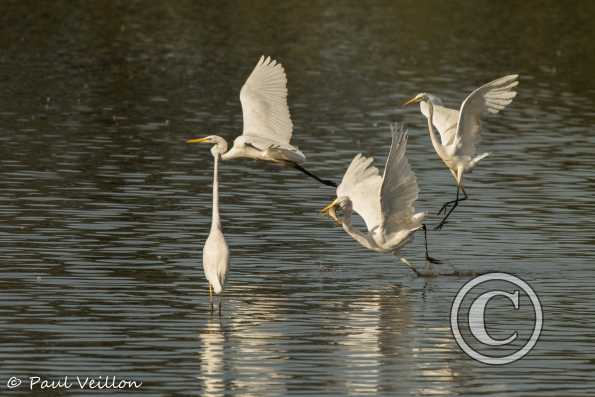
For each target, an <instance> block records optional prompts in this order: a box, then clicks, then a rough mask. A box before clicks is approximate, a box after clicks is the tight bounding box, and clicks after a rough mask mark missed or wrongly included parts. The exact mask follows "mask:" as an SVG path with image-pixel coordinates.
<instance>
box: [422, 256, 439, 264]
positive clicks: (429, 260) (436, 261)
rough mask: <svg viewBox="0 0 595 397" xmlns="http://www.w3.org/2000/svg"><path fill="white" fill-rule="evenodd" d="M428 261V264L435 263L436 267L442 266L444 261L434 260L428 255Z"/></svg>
mask: <svg viewBox="0 0 595 397" xmlns="http://www.w3.org/2000/svg"><path fill="white" fill-rule="evenodd" d="M426 260H427V261H428V262H430V263H434V264H436V265H439V264H441V263H442V261H441V260H440V259H436V258H432V257H431V256H429V255H426Z"/></svg>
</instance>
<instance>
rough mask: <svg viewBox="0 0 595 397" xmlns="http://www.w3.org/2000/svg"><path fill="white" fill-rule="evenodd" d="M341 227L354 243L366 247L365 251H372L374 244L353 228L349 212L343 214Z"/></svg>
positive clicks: (366, 236)
mask: <svg viewBox="0 0 595 397" xmlns="http://www.w3.org/2000/svg"><path fill="white" fill-rule="evenodd" d="M341 225H342V226H343V230H345V232H346V233H347V234H349V235H350V236H351V237H352V238H353V239H354V240H355V241H357V242H358V243H360V244H361V245H363V246H364V247H366V248H367V249H370V250H374V249H375V244H374V242H373V241H372V240H371V239H370V238H369V237H368V235H367V234H364V233H362V232H360V231H359V230H358V229H356V228H354V227H353V225H352V224H351V212H347V211H346V212H345V214H344V215H343V221H342V223H341Z"/></svg>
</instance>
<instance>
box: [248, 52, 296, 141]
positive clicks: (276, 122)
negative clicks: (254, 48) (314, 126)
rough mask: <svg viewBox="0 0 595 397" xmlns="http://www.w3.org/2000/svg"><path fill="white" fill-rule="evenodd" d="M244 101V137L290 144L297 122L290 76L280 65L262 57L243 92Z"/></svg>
mask: <svg viewBox="0 0 595 397" xmlns="http://www.w3.org/2000/svg"><path fill="white" fill-rule="evenodd" d="M240 101H241V102H242V113H243V118H244V131H243V134H244V135H249V136H254V137H261V138H266V139H268V140H271V141H275V142H277V143H281V144H282V143H287V144H289V141H290V140H291V134H292V131H293V123H292V121H291V116H290V114H289V107H288V106H287V77H286V76H285V70H284V69H283V66H282V65H281V64H280V63H277V61H275V60H273V59H271V58H270V57H266V58H265V57H264V56H262V57H261V58H260V60H259V61H258V63H257V64H256V67H255V68H254V70H253V71H252V73H251V74H250V76H249V77H248V79H247V80H246V82H245V83H244V86H243V87H242V90H241V91H240Z"/></svg>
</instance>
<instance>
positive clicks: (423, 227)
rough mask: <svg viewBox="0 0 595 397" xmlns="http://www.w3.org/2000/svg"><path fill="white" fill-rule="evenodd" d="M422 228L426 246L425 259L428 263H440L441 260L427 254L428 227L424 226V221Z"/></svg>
mask: <svg viewBox="0 0 595 397" xmlns="http://www.w3.org/2000/svg"><path fill="white" fill-rule="evenodd" d="M422 229H423V230H424V243H425V246H426V260H427V261H428V262H430V263H442V261H441V260H439V259H436V258H432V257H431V256H430V255H429V254H428V228H427V227H426V224H425V223H424V224H423V225H422Z"/></svg>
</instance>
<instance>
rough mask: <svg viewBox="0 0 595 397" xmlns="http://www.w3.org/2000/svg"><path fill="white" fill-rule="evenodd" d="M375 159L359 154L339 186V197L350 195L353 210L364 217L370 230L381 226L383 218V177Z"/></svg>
mask: <svg viewBox="0 0 595 397" xmlns="http://www.w3.org/2000/svg"><path fill="white" fill-rule="evenodd" d="M373 161H374V158H372V157H365V156H362V155H361V154H357V155H356V156H355V157H354V158H353V160H352V161H351V164H349V167H348V168H347V171H345V174H344V175H343V179H342V180H341V184H339V186H338V187H337V197H342V196H347V197H349V199H350V200H351V203H352V205H353V210H354V211H355V212H357V213H358V214H359V215H360V216H361V217H362V219H363V220H364V222H365V223H366V227H367V228H368V230H369V231H372V230H373V229H374V228H376V227H378V226H380V223H381V220H382V215H381V211H380V200H379V199H378V197H379V195H380V185H381V184H382V177H381V176H380V172H379V171H378V168H376V167H374V166H373V165H372V162H373Z"/></svg>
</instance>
